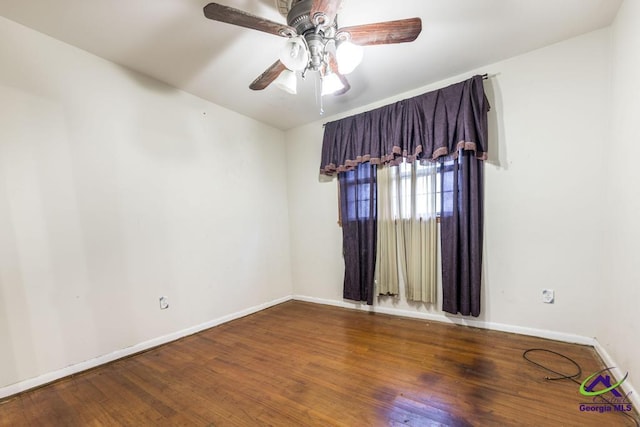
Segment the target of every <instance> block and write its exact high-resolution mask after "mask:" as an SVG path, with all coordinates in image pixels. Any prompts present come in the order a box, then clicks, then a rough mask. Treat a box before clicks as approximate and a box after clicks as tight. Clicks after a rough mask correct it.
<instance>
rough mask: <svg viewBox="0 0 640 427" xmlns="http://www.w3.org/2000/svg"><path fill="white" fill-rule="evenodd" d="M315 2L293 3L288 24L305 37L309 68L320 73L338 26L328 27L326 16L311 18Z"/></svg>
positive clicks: (301, 0)
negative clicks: (326, 50) (329, 43)
mask: <svg viewBox="0 0 640 427" xmlns="http://www.w3.org/2000/svg"><path fill="white" fill-rule="evenodd" d="M312 6H313V0H298V1H295V0H294V1H293V2H292V7H291V10H290V11H289V14H288V15H287V24H288V25H289V26H290V27H293V28H295V30H296V32H297V33H298V34H299V35H300V36H302V37H304V39H305V40H306V42H307V46H308V47H309V68H310V69H312V70H314V71H318V70H319V69H320V67H321V66H322V63H323V61H324V54H325V46H326V44H327V43H328V42H329V41H330V40H332V38H333V37H334V36H335V33H336V29H337V25H336V23H335V20H334V22H333V23H329V25H328V26H327V25H326V19H327V17H326V16H323V15H320V16H315V17H312V16H311V8H312Z"/></svg>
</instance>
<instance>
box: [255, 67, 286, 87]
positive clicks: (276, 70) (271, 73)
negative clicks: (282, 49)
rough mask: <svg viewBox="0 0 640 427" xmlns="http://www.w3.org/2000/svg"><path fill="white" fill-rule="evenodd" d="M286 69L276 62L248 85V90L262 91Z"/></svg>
mask: <svg viewBox="0 0 640 427" xmlns="http://www.w3.org/2000/svg"><path fill="white" fill-rule="evenodd" d="M286 69H287V67H285V66H284V64H283V63H282V62H280V60H277V61H276V62H274V63H273V65H271V66H270V67H269V68H267V69H266V70H265V71H264V73H262V74H260V76H259V77H258V78H257V79H255V80H254V81H253V83H251V84H250V85H249V88H250V89H252V90H262V89H264V88H266V87H267V86H269V85H270V84H271V83H273V81H274V80H275V79H277V78H278V76H279V75H280V73H282V72H283V71H284V70H286Z"/></svg>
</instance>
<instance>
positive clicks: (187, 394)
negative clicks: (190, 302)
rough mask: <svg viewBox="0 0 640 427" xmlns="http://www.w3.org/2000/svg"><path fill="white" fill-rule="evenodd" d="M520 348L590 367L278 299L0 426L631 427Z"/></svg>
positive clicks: (473, 332) (393, 320) (41, 398)
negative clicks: (588, 402)
mask: <svg viewBox="0 0 640 427" xmlns="http://www.w3.org/2000/svg"><path fill="white" fill-rule="evenodd" d="M529 348H546V349H549V350H553V351H557V352H560V353H562V354H565V355H566V356H568V357H571V358H572V359H574V360H575V361H576V362H577V363H579V364H580V366H581V367H582V369H583V374H582V377H581V379H584V378H586V376H587V375H589V374H590V373H593V372H595V371H597V370H599V369H601V368H602V367H603V366H602V363H601V361H600V360H599V358H598V356H597V354H596V353H595V351H594V350H593V349H592V348H590V347H586V346H580V345H572V344H566V343H560V342H555V341H549V340H544V339H538V338H532V337H526V336H520V335H514V334H507V333H502V332H496V331H488V330H483V329H474V328H469V327H463V326H454V325H446V324H441V323H438V322H431V321H423V320H414V319H406V318H400V317H394V316H387V315H381V314H370V313H364V312H358V311H353V310H346V309H341V308H335V307H327V306H321V305H316V304H310V303H304V302H299V301H291V302H287V303H284V304H281V305H278V306H276V307H272V308H269V309H267V310H264V311H262V312H259V313H256V314H253V315H251V316H247V317H244V318H242V319H238V320H235V321H232V322H229V323H227V324H224V325H221V326H218V327H216V328H212V329H210V330H207V331H204V332H201V333H199V334H196V335H192V336H189V337H186V338H183V339H181V340H178V341H176V342H173V343H170V344H167V345H164V346H161V347H158V348H155V349H152V350H149V351H147V352H144V353H141V354H138V355H135V356H132V357H129V358H126V359H123V360H119V361H116V362H113V363H110V364H108V365H105V366H101V367H98V368H96V369H93V370H90V371H87V372H84V373H82V374H78V375H75V376H73V377H70V378H66V379H63V380H60V381H58V382H55V383H53V384H50V385H47V386H44V387H41V388H39V389H36V390H32V391H29V392H26V393H23V394H20V395H18V396H15V397H12V398H9V399H6V400H5V401H4V402H1V403H0V424H1V425H3V426H22V425H34V426H49V425H51V426H94V425H95V426H99V425H102V426H104V425H129V426H146V425H185V426H191V425H194V426H212V425H213V426H260V425H271V426H334V425H335V426H400V425H403V426H405V425H412V426H440V425H445V426H469V425H474V426H486V425H496V426H508V425H518V426H521V425H531V426H556V425H567V426H573V425H575V426H578V425H580V426H591V425H593V426H602V425H611V426H618V425H619V426H626V425H629V426H633V425H635V423H634V422H633V420H632V419H631V418H629V417H627V416H624V415H621V414H620V413H617V412H608V413H593V412H588V413H587V412H581V411H580V410H579V404H580V402H583V401H585V398H584V397H582V396H581V395H580V394H579V392H578V386H577V385H576V384H575V383H573V382H571V381H568V380H562V381H547V380H545V379H544V377H545V376H546V375H548V373H547V372H545V371H544V370H542V369H541V368H539V367H536V366H534V365H532V364H530V363H528V362H526V361H525V360H524V359H523V358H522V353H523V351H524V350H526V349H529ZM535 357H536V360H538V361H540V362H544V363H547V364H549V365H550V366H551V367H553V368H554V369H556V370H559V371H562V372H571V371H572V370H573V369H574V368H573V367H572V366H571V365H570V364H568V362H566V361H563V360H562V359H559V358H558V357H553V356H550V355H547V354H541V353H537V354H535ZM633 415H634V416H636V414H635V413H634V414H633Z"/></svg>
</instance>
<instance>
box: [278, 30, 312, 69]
mask: <svg viewBox="0 0 640 427" xmlns="http://www.w3.org/2000/svg"><path fill="white" fill-rule="evenodd" d="M280 61H281V62H282V63H283V64H284V66H285V67H287V68H288V69H289V70H291V71H302V70H304V69H305V68H306V67H307V64H308V63H309V52H308V50H307V43H306V42H305V40H304V37H301V36H298V37H291V38H290V39H288V40H287V41H286V43H285V45H284V46H283V47H282V50H281V51H280Z"/></svg>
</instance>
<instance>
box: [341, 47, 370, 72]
mask: <svg viewBox="0 0 640 427" xmlns="http://www.w3.org/2000/svg"><path fill="white" fill-rule="evenodd" d="M363 55H364V49H362V46H359V45H357V44H353V43H351V42H350V41H349V40H343V41H340V42H338V47H337V48H336V60H337V61H338V71H340V74H343V75H344V74H349V73H351V72H352V71H353V70H355V69H356V67H357V66H358V65H360V63H361V62H362V57H363Z"/></svg>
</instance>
